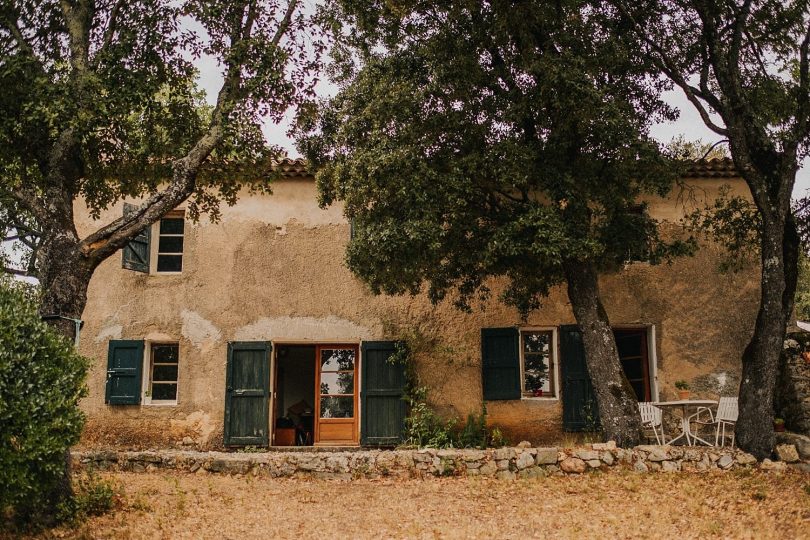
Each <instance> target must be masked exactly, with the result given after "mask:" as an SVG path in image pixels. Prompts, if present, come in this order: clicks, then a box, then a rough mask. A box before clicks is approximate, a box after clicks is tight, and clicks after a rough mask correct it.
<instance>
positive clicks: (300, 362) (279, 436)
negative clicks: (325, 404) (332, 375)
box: [273, 345, 316, 446]
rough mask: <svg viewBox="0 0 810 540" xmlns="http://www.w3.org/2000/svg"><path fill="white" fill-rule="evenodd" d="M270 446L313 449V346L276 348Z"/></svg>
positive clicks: (280, 346)
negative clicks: (271, 443)
mask: <svg viewBox="0 0 810 540" xmlns="http://www.w3.org/2000/svg"><path fill="white" fill-rule="evenodd" d="M275 370H276V371H275V395H274V400H273V403H274V406H273V409H274V412H273V427H274V430H273V433H274V435H273V444H274V445H275V446H312V445H313V444H314V442H315V405H316V403H315V346H314V345H279V346H278V347H277V348H276V362H275Z"/></svg>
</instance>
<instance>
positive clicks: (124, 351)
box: [104, 340, 143, 405]
mask: <svg viewBox="0 0 810 540" xmlns="http://www.w3.org/2000/svg"><path fill="white" fill-rule="evenodd" d="M142 370H143V341H135V340H111V341H110V347H109V352H108V354H107V389H106V392H105V395H104V402H105V403H108V404H110V405H137V404H139V403H140V402H141V376H142Z"/></svg>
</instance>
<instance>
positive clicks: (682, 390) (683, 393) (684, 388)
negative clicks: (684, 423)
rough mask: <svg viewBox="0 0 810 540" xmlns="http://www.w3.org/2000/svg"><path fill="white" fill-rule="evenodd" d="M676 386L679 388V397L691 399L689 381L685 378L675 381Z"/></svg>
mask: <svg viewBox="0 0 810 540" xmlns="http://www.w3.org/2000/svg"><path fill="white" fill-rule="evenodd" d="M675 388H676V389H677V390H678V399H689V396H690V395H691V394H692V393H691V392H690V391H689V383H688V382H686V381H684V380H681V381H675Z"/></svg>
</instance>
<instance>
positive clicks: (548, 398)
mask: <svg viewBox="0 0 810 540" xmlns="http://www.w3.org/2000/svg"><path fill="white" fill-rule="evenodd" d="M520 401H560V398H559V397H557V396H537V397H522V398H520Z"/></svg>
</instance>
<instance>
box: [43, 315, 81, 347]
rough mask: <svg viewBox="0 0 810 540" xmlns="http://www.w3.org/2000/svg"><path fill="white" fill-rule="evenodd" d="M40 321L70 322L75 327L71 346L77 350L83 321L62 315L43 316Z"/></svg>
mask: <svg viewBox="0 0 810 540" xmlns="http://www.w3.org/2000/svg"><path fill="white" fill-rule="evenodd" d="M42 320H43V321H45V322H47V321H56V320H63V321H71V322H72V323H73V324H75V325H76V331H75V334H74V335H75V338H74V339H73V346H74V347H76V348H77V349H78V348H79V335H80V334H81V331H82V326H84V321H83V320H81V319H74V318H72V317H65V316H64V315H43V316H42Z"/></svg>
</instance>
